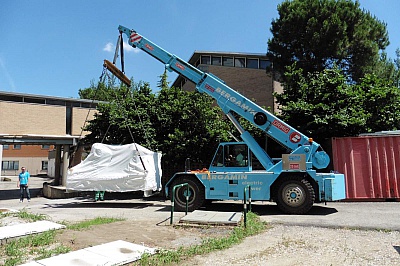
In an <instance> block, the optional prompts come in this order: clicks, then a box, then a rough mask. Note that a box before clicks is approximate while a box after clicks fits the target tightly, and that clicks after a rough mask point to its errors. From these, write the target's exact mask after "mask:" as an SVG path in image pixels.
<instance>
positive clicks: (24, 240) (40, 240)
mask: <svg viewBox="0 0 400 266" xmlns="http://www.w3.org/2000/svg"><path fill="white" fill-rule="evenodd" d="M5 216H15V217H19V218H21V219H24V220H27V221H30V222H32V221H39V220H44V219H45V218H46V216H45V215H40V214H32V213H28V212H27V211H26V210H22V211H20V212H18V213H7V214H2V215H1V217H5ZM123 220H124V219H118V218H105V217H98V218H95V219H92V220H87V221H83V222H79V223H76V224H72V225H66V227H67V228H68V229H71V230H83V229H87V228H90V227H91V226H94V225H100V224H108V223H113V222H118V221H123ZM27 226H29V225H28V224H27ZM57 233H58V232H57V231H56V230H51V231H46V232H43V233H40V234H34V235H28V236H24V237H21V238H18V239H15V240H12V241H10V242H8V243H6V244H4V245H1V246H0V265H4V266H14V265H19V264H22V263H24V262H25V261H27V260H41V259H45V258H49V257H52V256H55V255H59V254H64V253H68V252H70V251H71V248H70V247H68V246H64V245H62V244H60V243H57V242H56V235H57Z"/></svg>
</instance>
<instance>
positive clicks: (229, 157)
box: [118, 26, 346, 214]
mask: <svg viewBox="0 0 400 266" xmlns="http://www.w3.org/2000/svg"><path fill="white" fill-rule="evenodd" d="M118 30H119V32H120V36H122V34H126V35H127V36H128V38H129V39H128V43H129V45H131V46H132V47H135V48H136V47H137V48H139V49H141V50H143V51H144V52H146V53H148V54H149V55H151V56H153V57H154V58H156V59H157V60H159V61H161V62H162V63H163V64H165V66H166V68H167V69H168V70H169V71H175V72H176V73H178V74H179V75H182V76H183V77H185V78H186V79H188V80H190V81H192V82H193V83H194V84H195V85H196V89H197V90H198V91H199V92H201V93H206V94H208V95H209V96H211V97H212V98H213V99H215V101H216V103H217V104H218V105H219V107H220V108H221V109H222V111H223V112H224V113H225V115H226V116H227V118H228V119H229V120H230V121H231V122H232V123H233V125H234V126H235V128H236V129H237V130H238V131H239V133H240V137H241V139H242V142H225V143H220V144H219V146H218V149H217V151H216V153H215V155H214V158H213V160H212V162H211V165H210V167H209V169H208V170H207V171H203V170H202V171H190V170H187V171H185V172H179V173H176V174H175V175H174V176H173V177H172V178H171V179H170V180H169V181H168V182H167V184H166V185H165V192H166V195H167V196H169V197H170V198H172V195H171V194H172V191H173V189H172V188H173V187H174V186H176V185H178V184H182V183H188V186H189V190H187V188H186V187H185V186H181V187H179V186H177V188H176V190H175V204H176V210H181V211H183V210H185V208H186V196H187V193H189V197H188V198H189V202H188V209H189V211H192V210H195V209H197V208H199V207H201V206H202V205H204V204H205V203H206V202H207V201H212V200H243V199H244V190H245V188H250V189H251V199H252V200H253V201H269V200H272V201H275V202H276V203H277V205H278V207H279V208H280V209H281V210H282V211H283V212H285V213H289V214H304V213H307V212H308V211H309V210H310V209H311V207H312V206H313V204H314V202H327V201H336V200H341V199H345V197H346V195H345V180H344V175H343V174H338V173H317V172H316V170H315V169H323V168H326V167H327V166H328V164H329V162H330V158H329V156H328V154H327V153H326V152H325V151H323V150H322V148H321V147H320V145H319V144H318V143H316V142H315V141H313V140H312V138H309V137H307V136H305V135H303V134H302V133H300V132H298V131H297V130H296V129H295V128H293V127H291V126H289V125H288V124H286V123H285V122H283V121H282V120H280V119H279V118H277V117H276V116H274V115H273V114H271V113H270V112H268V111H266V110H265V109H263V108H261V107H260V106H258V105H257V104H255V103H254V102H252V101H251V100H249V99H247V98H246V97H244V96H243V95H241V94H240V93H238V92H237V91H235V90H234V89H232V88H230V87H229V86H227V85H226V84H225V83H224V81H222V80H221V79H219V78H218V77H216V76H214V75H212V74H211V73H205V72H203V71H201V70H199V69H198V68H196V67H194V66H192V65H190V64H189V63H188V62H186V61H184V60H182V59H180V58H179V57H177V56H175V55H173V54H171V53H169V52H167V51H165V50H163V49H162V48H161V47H159V46H158V45H156V44H155V43H153V42H151V41H150V40H149V39H147V38H146V37H144V36H143V35H141V34H139V33H137V32H136V31H135V30H132V29H128V28H126V27H123V26H119V27H118ZM234 113H236V114H237V115H239V116H241V117H243V118H245V119H246V120H248V121H249V122H250V123H252V124H253V125H255V126H256V127H258V128H259V129H261V130H262V131H263V132H265V133H266V134H267V135H268V136H269V137H271V138H272V139H274V140H275V141H276V142H278V143H279V144H281V145H282V146H284V147H285V148H286V149H287V150H289V151H291V152H290V153H289V154H283V155H282V158H279V159H278V160H277V159H273V158H271V157H270V156H269V155H268V154H267V152H266V151H265V150H264V149H263V148H262V147H261V146H260V145H259V144H258V143H257V142H256V141H255V139H254V138H253V137H252V136H251V135H250V133H249V132H248V131H245V130H244V129H243V127H242V126H241V125H240V123H239V122H238V120H237V119H236V117H235V115H234ZM256 160H258V161H259V163H260V164H261V165H262V167H263V168H264V170H253V161H256ZM187 191H189V192H187Z"/></svg>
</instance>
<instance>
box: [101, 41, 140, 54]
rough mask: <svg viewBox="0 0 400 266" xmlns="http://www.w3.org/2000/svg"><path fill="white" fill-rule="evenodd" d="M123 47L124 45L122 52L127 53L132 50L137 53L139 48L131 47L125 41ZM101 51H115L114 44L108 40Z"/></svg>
mask: <svg viewBox="0 0 400 266" xmlns="http://www.w3.org/2000/svg"><path fill="white" fill-rule="evenodd" d="M123 47H124V52H127V53H131V52H133V53H135V54H136V53H139V52H140V49H138V48H133V47H132V46H130V45H129V44H128V42H127V41H124V45H123ZM103 51H106V52H113V53H114V52H115V45H114V44H113V43H111V42H109V43H107V44H106V45H105V46H104V48H103Z"/></svg>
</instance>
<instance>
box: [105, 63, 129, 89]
mask: <svg viewBox="0 0 400 266" xmlns="http://www.w3.org/2000/svg"><path fill="white" fill-rule="evenodd" d="M103 66H104V67H105V68H107V69H108V70H109V71H110V72H111V73H112V74H113V75H114V76H116V77H117V78H118V79H119V80H120V81H121V82H123V83H125V84H126V86H128V87H130V86H131V80H130V79H128V77H127V76H125V74H124V73H123V72H122V71H121V70H119V69H118V68H117V67H116V66H115V65H114V64H113V63H111V62H110V61H108V60H106V59H104V64H103Z"/></svg>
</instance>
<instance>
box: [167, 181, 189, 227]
mask: <svg viewBox="0 0 400 266" xmlns="http://www.w3.org/2000/svg"><path fill="white" fill-rule="evenodd" d="M183 186H187V192H186V215H187V213H188V202H189V184H188V183H183V184H179V185H176V186H174V187H173V188H172V198H171V219H170V221H169V224H172V222H173V220H174V209H175V190H176V189H177V188H179V187H183Z"/></svg>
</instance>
